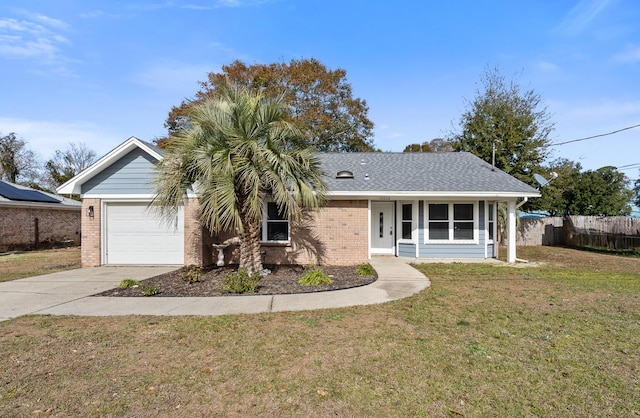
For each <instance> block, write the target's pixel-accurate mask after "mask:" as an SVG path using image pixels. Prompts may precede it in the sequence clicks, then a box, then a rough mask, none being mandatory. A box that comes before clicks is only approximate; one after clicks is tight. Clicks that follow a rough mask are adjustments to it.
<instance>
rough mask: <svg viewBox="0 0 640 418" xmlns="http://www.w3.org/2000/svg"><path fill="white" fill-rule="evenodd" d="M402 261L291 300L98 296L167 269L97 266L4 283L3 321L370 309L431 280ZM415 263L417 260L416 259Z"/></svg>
mask: <svg viewBox="0 0 640 418" xmlns="http://www.w3.org/2000/svg"><path fill="white" fill-rule="evenodd" d="M406 261H407V260H403V259H399V258H376V259H373V260H371V261H370V263H371V265H372V266H373V268H374V269H375V270H376V271H377V272H378V280H376V281H375V282H374V283H371V284H369V285H367V286H361V287H357V288H353V289H344V290H334V291H329V292H318V293H302V294H293V295H249V296H221V297H170V298H168V297H136V298H133V297H120V298H118V297H98V296H90V295H93V294H96V293H100V292H102V291H105V290H108V289H113V288H114V287H116V286H117V285H118V284H119V283H120V282H121V281H122V280H123V279H134V280H143V279H146V278H149V277H153V276H156V275H158V274H162V273H165V272H168V271H171V270H175V269H176V268H178V267H176V266H169V267H94V268H88V269H78V270H69V271H64V272H59V273H53V274H46V275H43V276H37V277H31V278H28V279H21V280H13V281H10V282H4V283H0V321H2V320H7V319H10V318H15V317H17V316H20V315H26V314H42V315H85V316H112V315H227V314H240V313H261V312H280V311H301V310H312V309H326V308H341V307H346V306H355V305H371V304H376V303H384V302H388V301H392V300H395V299H401V298H405V297H407V296H411V295H413V294H415V293H417V292H419V291H421V290H423V289H425V288H427V287H429V286H430V282H429V279H427V278H426V277H425V276H424V275H423V274H422V273H420V272H419V271H418V270H416V269H414V268H413V267H411V266H409V265H408V264H407V263H406ZM412 261H414V262H415V259H412Z"/></svg>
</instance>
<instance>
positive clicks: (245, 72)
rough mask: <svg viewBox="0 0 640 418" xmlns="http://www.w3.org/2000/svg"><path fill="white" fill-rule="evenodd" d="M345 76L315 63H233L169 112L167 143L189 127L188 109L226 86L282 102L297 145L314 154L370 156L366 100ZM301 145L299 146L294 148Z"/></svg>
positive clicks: (339, 71)
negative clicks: (366, 153)
mask: <svg viewBox="0 0 640 418" xmlns="http://www.w3.org/2000/svg"><path fill="white" fill-rule="evenodd" d="M346 74H347V73H346V71H345V70H343V69H336V70H330V69H328V68H327V67H326V66H325V65H323V64H322V63H321V62H319V61H318V60H316V59H313V58H311V59H301V60H291V62H289V63H288V64H287V63H284V62H282V63H274V64H253V65H246V64H245V63H243V62H242V61H234V62H233V63H231V64H230V65H225V66H223V67H222V72H220V73H214V72H212V73H209V74H208V79H207V81H204V82H201V83H200V85H201V89H200V91H198V92H197V93H196V94H195V99H194V100H187V101H184V102H182V104H181V105H180V106H177V107H173V108H172V109H171V112H170V113H169V117H168V118H167V120H166V123H165V126H166V127H167V128H168V131H169V135H168V137H167V138H164V139H160V140H159V141H158V144H159V145H160V146H163V144H164V143H166V142H168V141H171V137H172V135H173V134H174V133H175V132H177V131H179V130H181V129H183V128H185V127H188V125H189V112H190V108H191V107H193V106H196V105H198V104H200V103H202V102H204V101H206V100H208V99H209V98H210V97H211V96H213V95H215V92H216V91H217V90H218V89H219V88H220V87H221V86H224V85H225V83H227V82H230V83H233V84H236V85H239V86H244V87H246V88H249V89H252V90H255V91H258V92H260V93H261V94H263V95H264V96H266V97H282V99H283V101H284V103H285V104H286V105H287V108H286V109H285V111H284V117H285V119H286V120H289V121H293V122H295V123H296V124H297V125H298V126H299V128H300V129H301V130H302V132H303V133H304V135H303V136H301V137H300V138H298V139H296V141H298V142H300V143H301V144H302V145H304V146H311V147H313V148H315V149H316V150H317V151H323V152H324V151H339V152H350V151H373V150H374V148H373V140H372V136H373V122H371V121H370V120H369V118H368V116H367V113H368V111H369V108H368V107H367V103H366V101H365V100H362V99H359V98H356V97H353V92H352V88H351V85H350V84H349V83H348V82H347V78H346ZM297 145H300V144H297Z"/></svg>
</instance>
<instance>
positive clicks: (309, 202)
mask: <svg viewBox="0 0 640 418" xmlns="http://www.w3.org/2000/svg"><path fill="white" fill-rule="evenodd" d="M185 116H186V117H187V118H188V119H189V123H188V125H182V126H181V127H180V128H179V129H177V130H176V131H175V132H174V133H173V135H172V140H171V141H170V142H168V143H167V145H166V150H167V154H166V155H165V157H164V158H163V159H162V161H160V163H159V164H158V168H159V170H158V177H157V180H156V189H157V197H156V200H155V203H156V204H157V205H158V207H159V208H160V210H161V212H163V213H165V214H166V215H173V214H175V212H176V210H177V208H178V207H179V206H180V205H182V203H183V198H184V196H185V193H186V191H187V189H188V188H190V187H193V189H194V191H195V192H196V194H197V195H198V198H199V202H200V210H201V219H202V222H203V223H204V225H206V226H207V227H208V229H209V230H210V231H211V232H213V233H216V234H217V233H220V232H226V231H232V232H235V233H238V234H239V235H240V241H241V243H240V267H241V268H244V269H246V270H247V272H248V273H249V275H252V274H254V273H256V272H260V271H261V270H262V259H261V255H260V230H261V225H262V224H261V221H262V211H263V207H264V204H265V202H266V200H267V199H272V200H273V201H274V202H275V203H276V205H277V207H278V210H279V213H280V215H281V216H283V217H289V218H290V219H292V220H294V221H295V220H296V219H298V218H299V217H300V216H301V215H302V210H303V208H317V207H319V205H320V204H321V203H322V200H323V196H324V191H325V186H324V183H323V180H322V173H321V171H320V162H319V160H318V159H317V157H316V156H315V152H314V150H313V149H312V148H309V147H307V148H298V147H297V146H296V144H299V143H300V142H301V141H300V137H301V136H302V133H301V132H300V131H299V130H298V129H296V127H295V126H294V125H293V124H291V123H290V122H288V121H287V120H286V116H287V113H286V107H285V106H284V102H283V99H282V98H281V97H279V98H270V97H265V95H264V94H263V93H260V92H256V91H255V90H250V89H247V88H245V87H239V86H232V85H230V84H222V85H219V86H218V87H217V88H216V91H215V94H213V95H210V96H208V97H207V98H204V99H202V100H199V101H198V102H197V103H193V104H192V105H190V106H189V107H188V112H187V113H186V114H185Z"/></svg>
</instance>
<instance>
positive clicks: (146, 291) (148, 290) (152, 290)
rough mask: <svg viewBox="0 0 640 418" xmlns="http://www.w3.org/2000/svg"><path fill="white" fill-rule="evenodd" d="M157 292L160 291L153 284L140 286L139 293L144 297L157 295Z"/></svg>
mask: <svg viewBox="0 0 640 418" xmlns="http://www.w3.org/2000/svg"><path fill="white" fill-rule="evenodd" d="M159 291H160V289H159V288H158V286H157V285H155V284H147V283H142V284H141V285H140V293H142V294H143V295H144V296H153V295H157V294H158V292H159Z"/></svg>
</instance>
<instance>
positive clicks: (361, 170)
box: [318, 152, 537, 194]
mask: <svg viewBox="0 0 640 418" xmlns="http://www.w3.org/2000/svg"><path fill="white" fill-rule="evenodd" d="M318 157H319V159H320V162H321V167H322V170H323V172H324V173H325V182H326V184H327V187H328V189H329V191H341V192H349V191H390V192H391V191H400V192H449V191H450V192H507V193H509V192H511V193H527V194H530V193H537V190H536V189H534V188H533V187H531V186H529V185H527V184H525V183H523V182H521V181H520V180H518V179H516V178H515V177H512V176H510V175H508V174H506V173H504V172H503V171H500V170H498V169H496V170H495V171H492V170H491V165H490V164H488V163H487V162H485V161H483V160H482V159H480V158H478V157H476V156H475V155H473V154H471V153H468V152H446V153H342V154H341V153H325V154H318ZM341 170H348V171H351V172H353V176H354V178H353V179H336V173H337V172H338V171H341ZM367 175H368V180H366V179H365V176H367Z"/></svg>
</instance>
